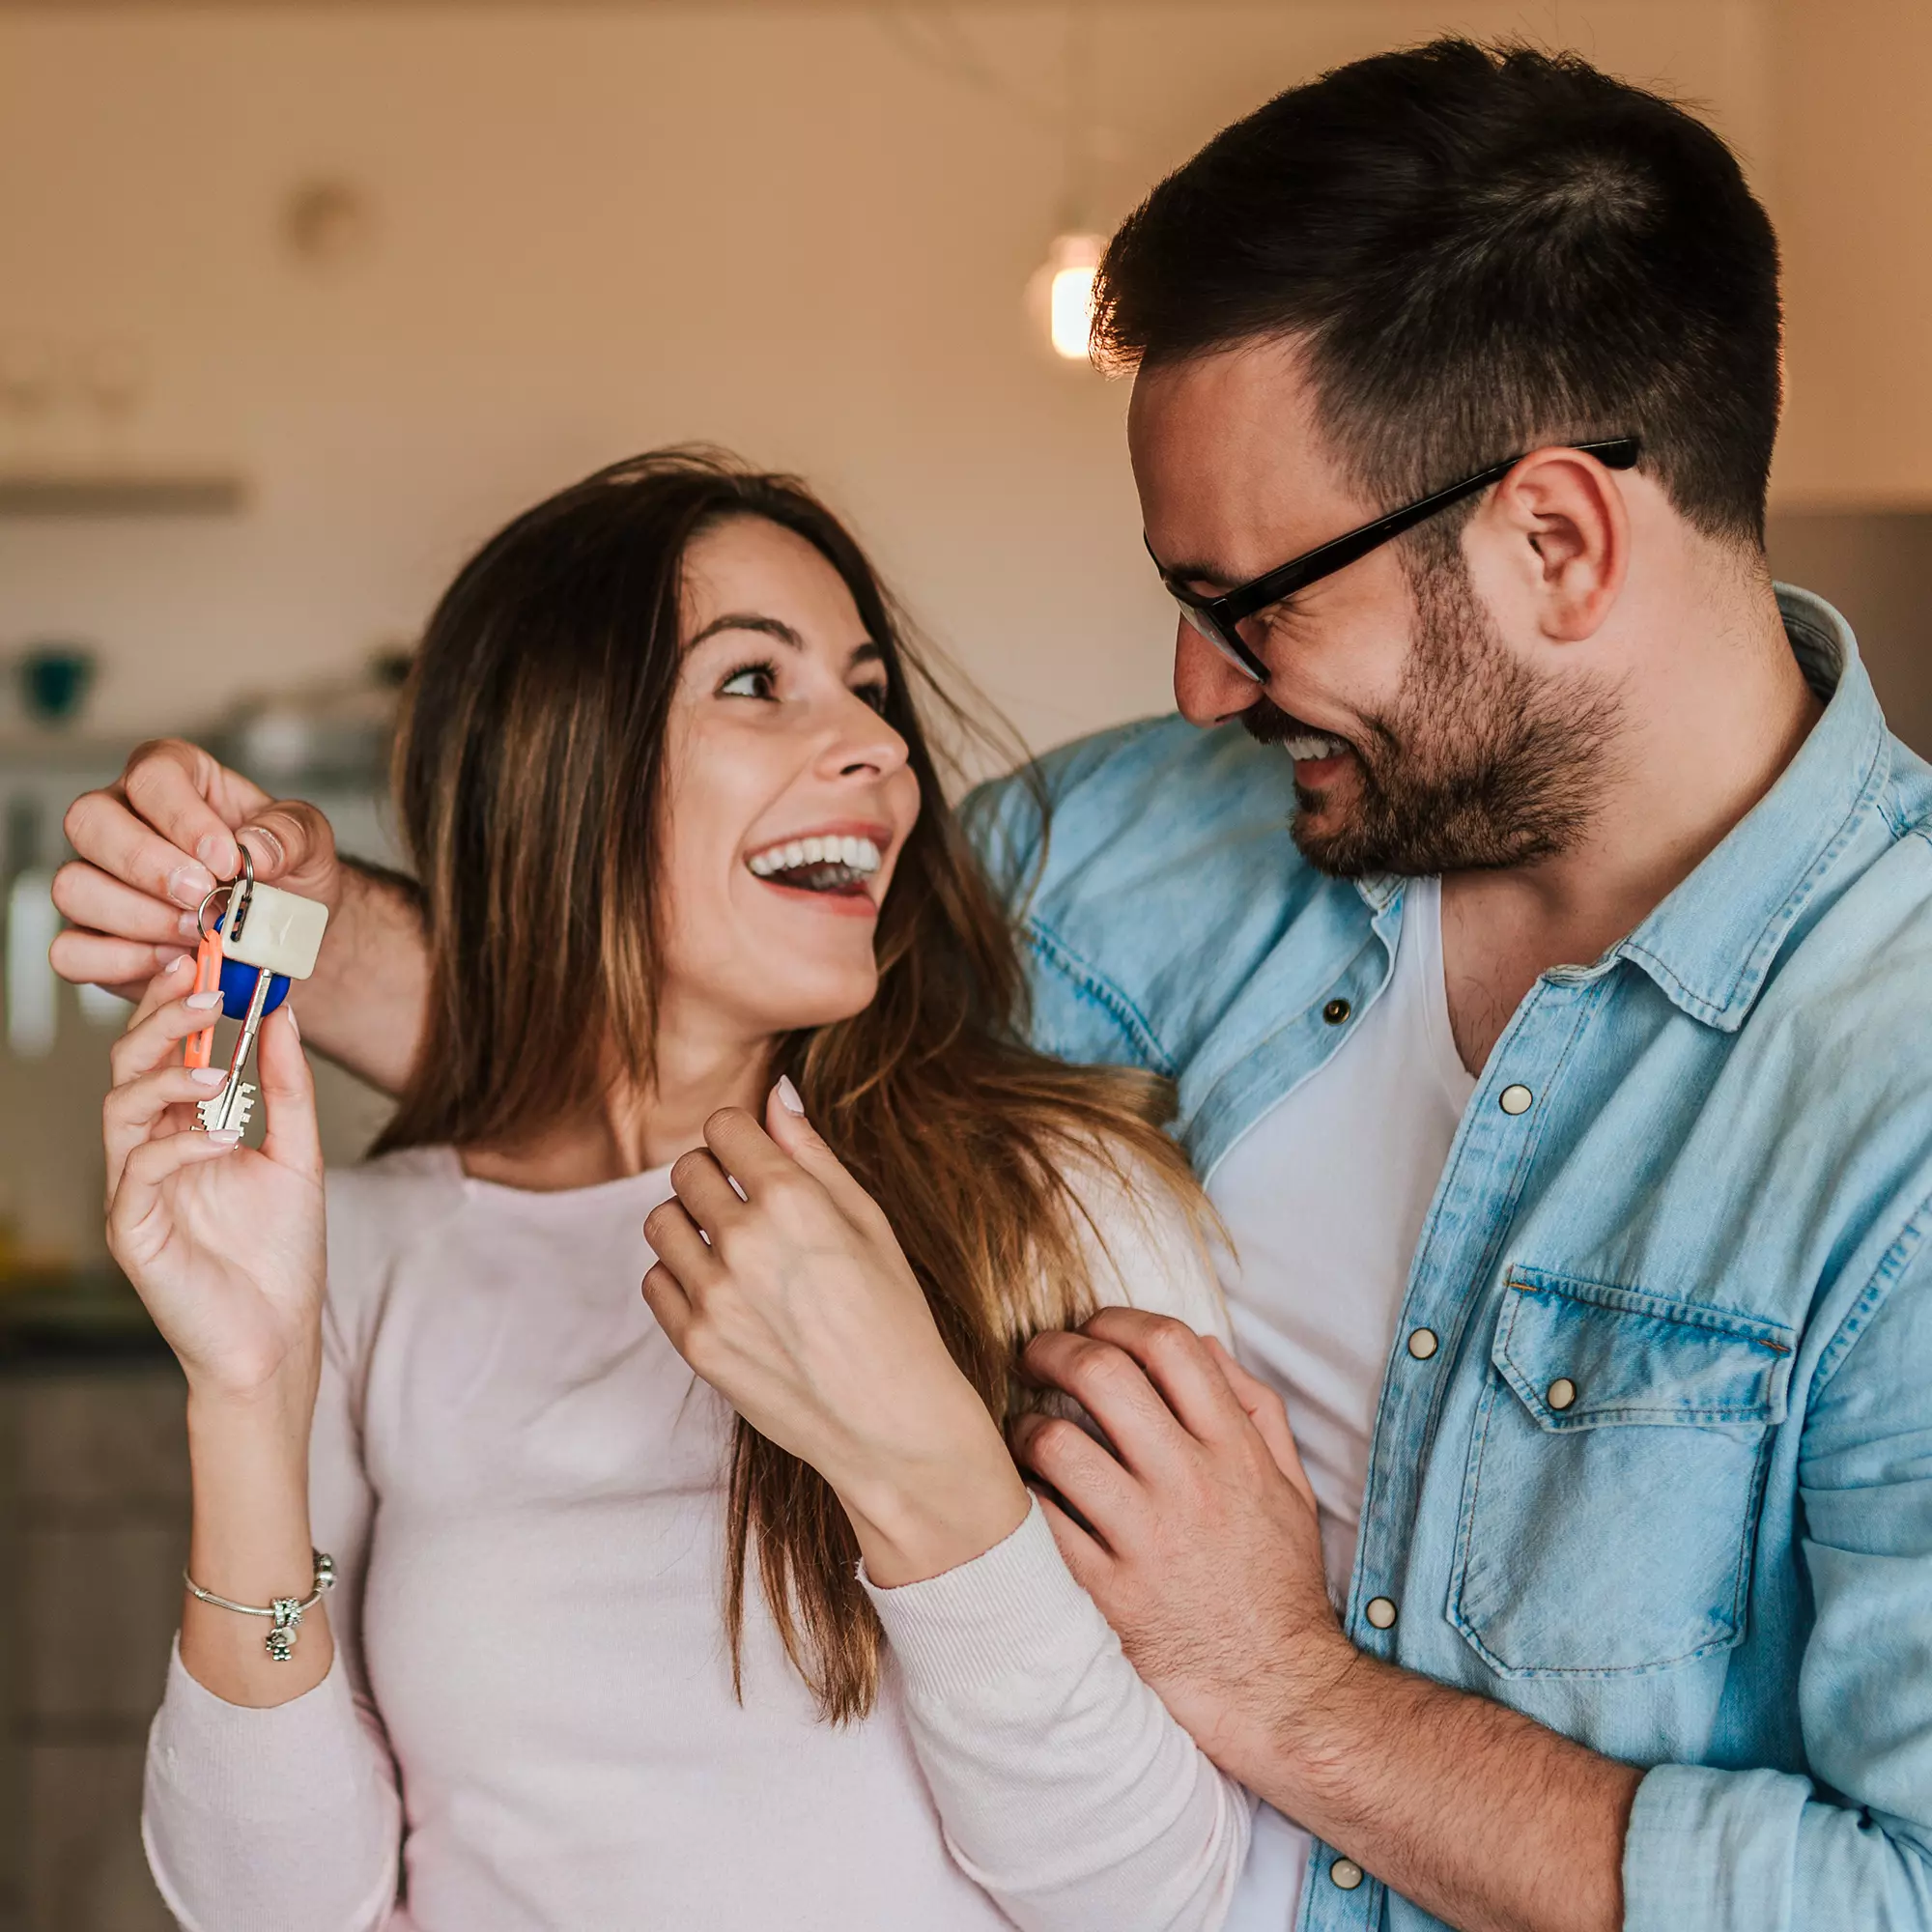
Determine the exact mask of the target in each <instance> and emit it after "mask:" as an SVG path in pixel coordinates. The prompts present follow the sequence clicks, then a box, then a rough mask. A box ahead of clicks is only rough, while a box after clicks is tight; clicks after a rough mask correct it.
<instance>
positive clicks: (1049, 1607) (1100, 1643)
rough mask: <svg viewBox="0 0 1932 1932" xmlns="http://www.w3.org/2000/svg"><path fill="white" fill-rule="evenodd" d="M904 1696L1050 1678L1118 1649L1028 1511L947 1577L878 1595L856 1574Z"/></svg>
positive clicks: (1033, 1511)
mask: <svg viewBox="0 0 1932 1932" xmlns="http://www.w3.org/2000/svg"><path fill="white" fill-rule="evenodd" d="M859 1580H860V1582H861V1583H862V1584H863V1585H864V1586H865V1590H866V1594H867V1596H868V1597H869V1598H870V1599H871V1600H872V1606H873V1607H874V1608H875V1609H876V1610H877V1611H878V1613H879V1621H880V1622H881V1623H882V1624H883V1625H884V1626H885V1631H886V1640H887V1642H888V1643H889V1644H890V1645H891V1646H892V1650H893V1655H894V1657H895V1660H896V1661H897V1663H898V1666H899V1670H900V1673H901V1675H902V1676H903V1677H904V1679H905V1684H906V1689H907V1690H908V1691H909V1692H911V1693H912V1694H913V1695H915V1696H920V1695H929V1696H956V1695H958V1694H959V1693H961V1692H970V1691H973V1690H980V1689H982V1688H984V1687H986V1686H989V1685H994V1684H999V1683H1010V1682H1011V1681H1012V1680H1013V1679H1014V1678H1016V1677H1033V1676H1035V1675H1037V1674H1039V1673H1041V1672H1049V1673H1058V1672H1062V1671H1065V1669H1067V1667H1068V1666H1069V1665H1078V1664H1082V1663H1085V1662H1088V1661H1089V1660H1090V1659H1091V1658H1092V1657H1093V1656H1094V1654H1095V1653H1096V1652H1098V1651H1100V1650H1103V1649H1107V1648H1114V1649H1118V1648H1119V1647H1120V1640H1119V1638H1118V1637H1116V1636H1115V1634H1114V1633H1113V1630H1112V1628H1111V1627H1110V1626H1109V1625H1108V1623H1107V1620H1106V1619H1105V1618H1104V1617H1103V1616H1101V1614H1100V1612H1099V1610H1098V1609H1097V1608H1096V1607H1095V1605H1094V1600H1093V1598H1091V1597H1090V1596H1088V1594H1087V1593H1086V1591H1085V1590H1083V1589H1082V1588H1081V1587H1080V1585H1079V1584H1078V1583H1076V1582H1075V1581H1074V1580H1073V1577H1072V1575H1071V1573H1070V1572H1069V1571H1068V1570H1067V1568H1066V1564H1065V1561H1064V1559H1063V1558H1062V1556H1061V1554H1060V1546H1059V1545H1058V1544H1056V1543H1055V1542H1054V1540H1053V1531H1052V1529H1051V1528H1050V1527H1049V1526H1048V1523H1047V1520H1046V1518H1045V1516H1044V1515H1042V1514H1041V1511H1040V1507H1039V1504H1038V1503H1037V1502H1035V1503H1034V1504H1033V1505H1032V1507H1031V1508H1030V1509H1029V1510H1028V1511H1027V1513H1026V1516H1025V1517H1024V1518H1023V1519H1022V1520H1021V1522H1020V1525H1019V1527H1018V1528H1017V1529H1015V1530H1014V1531H1013V1532H1012V1534H1011V1535H1010V1536H1009V1537H1007V1538H1006V1539H1005V1541H1004V1542H1001V1543H996V1544H994V1546H993V1547H992V1548H990V1549H989V1550H987V1551H986V1552H985V1553H984V1554H983V1555H980V1556H976V1557H974V1558H973V1559H972V1561H971V1562H968V1563H962V1564H960V1565H959V1566H958V1568H957V1569H953V1570H948V1571H946V1572H944V1573H943V1574H942V1575H940V1576H937V1577H926V1578H924V1579H923V1581H921V1582H918V1583H902V1584H900V1585H899V1586H898V1587H897V1588H896V1589H890V1590H885V1589H881V1588H879V1586H878V1585H877V1584H875V1583H874V1582H872V1580H871V1579H870V1578H869V1577H867V1575H866V1572H865V1566H864V1565H863V1564H862V1565H861V1566H860V1570H859Z"/></svg>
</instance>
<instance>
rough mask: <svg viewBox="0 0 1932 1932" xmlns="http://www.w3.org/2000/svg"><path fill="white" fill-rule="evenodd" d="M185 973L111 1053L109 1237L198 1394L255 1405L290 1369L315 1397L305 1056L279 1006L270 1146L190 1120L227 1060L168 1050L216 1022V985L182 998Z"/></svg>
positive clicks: (268, 1055) (265, 1065)
mask: <svg viewBox="0 0 1932 1932" xmlns="http://www.w3.org/2000/svg"><path fill="white" fill-rule="evenodd" d="M192 984H193V976H192V974H191V973H189V972H188V971H187V962H186V961H185V960H183V961H180V962H177V963H176V964H174V965H172V966H170V967H168V968H166V969H165V970H163V971H162V972H161V973H159V974H157V975H156V978H155V980H154V983H153V984H152V985H151V986H150V987H149V988H148V991H147V993H146V995H145V997H144V998H143V999H142V1001H141V1004H140V1006H139V1008H138V1009H136V1011H135V1014H134V1017H133V1019H132V1021H131V1022H130V1023H129V1025H128V1031H127V1032H126V1033H125V1034H124V1035H123V1036H122V1037H121V1038H120V1040H119V1041H117V1042H116V1044H115V1047H114V1050H113V1055H112V1065H113V1075H114V1085H113V1088H112V1090H111V1091H110V1092H109V1094H108V1095H107V1099H106V1103H105V1105H104V1106H103V1108H102V1110H101V1116H102V1123H103V1129H104V1138H105V1142H106V1152H107V1241H108V1246H109V1248H110V1249H111V1251H112V1253H113V1255H114V1259H115V1260H116V1261H117V1262H118V1263H119V1264H121V1266H122V1268H123V1270H124V1271H125V1272H126V1273H127V1276H128V1280H129V1281H131V1282H132V1283H133V1284H134V1287H135V1290H136V1291H137V1292H138V1293H139V1294H140V1296H141V1299H142V1300H143V1301H144V1302H145V1303H146V1304H147V1307H148V1312H149V1313H150V1314H151V1315H152V1316H153V1317H154V1319H155V1325H156V1327H157V1328H159V1329H160V1331H161V1334H162V1335H163V1336H164V1337H165V1338H166V1340H167V1343H168V1346H169V1347H170V1348H172V1349H173V1350H174V1351H175V1353H176V1354H177V1355H178V1356H179V1357H180V1358H181V1364H182V1367H183V1369H184V1371H185V1374H186V1376H187V1380H188V1387H189V1391H190V1394H191V1396H193V1397H197V1398H206V1399H213V1400H217V1401H220V1400H227V1399H236V1400H241V1401H248V1400H252V1399H253V1398H255V1397H256V1396H258V1395H261V1394H263V1393H265V1392H267V1391H268V1390H270V1388H271V1387H273V1386H274V1385H276V1384H278V1383H281V1384H288V1383H290V1382H291V1378H293V1382H294V1384H296V1385H298V1386H301V1387H306V1388H307V1389H308V1391H309V1395H310V1398H311V1399H312V1397H313V1382H314V1377H315V1373H316V1368H317V1364H318V1361H319V1353H320V1351H319V1333H320V1321H321V1309H322V1290H323V1272H324V1259H323V1257H324V1244H323V1194H322V1149H321V1144H320V1141H319V1138H318V1134H317V1129H316V1119H315V1088H314V1084H313V1082H312V1081H311V1079H310V1077H309V1069H308V1062H307V1060H306V1059H305V1058H304V1057H303V1054H302V1050H301V1044H300V1040H299V1037H298V1034H297V1030H296V1023H295V1017H294V1015H293V1013H291V1011H290V1010H289V1008H288V1006H287V1004H286V1003H285V1004H284V1005H283V1006H282V1007H280V1008H279V1009H277V1010H276V1011H274V1012H273V1013H271V1014H270V1016H269V1017H268V1019H267V1020H266V1021H264V1022H263V1026H262V1031H261V1036H260V1045H259V1049H258V1056H257V1057H258V1062H259V1067H258V1079H259V1084H260V1087H261V1094H262V1103H263V1106H264V1108H265V1110H266V1114H267V1122H268V1134H267V1137H266V1138H265V1140H264V1142H263V1145H262V1149H261V1151H260V1152H259V1153H258V1152H256V1151H253V1150H252V1149H249V1148H244V1147H242V1146H241V1145H240V1144H239V1143H240V1136H239V1134H235V1133H228V1134H207V1133H197V1132H195V1131H193V1130H192V1129H193V1125H194V1107H195V1103H196V1102H197V1101H200V1100H206V1099H208V1098H209V1097H210V1096H211V1094H214V1093H216V1092H218V1091H219V1087H220V1077H221V1075H222V1074H223V1071H224V1069H223V1068H221V1067H219V1066H214V1067H203V1068H188V1067H185V1066H183V1065H179V1064H178V1055H177V1054H176V1051H175V1049H176V1048H177V1047H178V1046H179V1044H180V1043H181V1041H182V1040H183V1039H185V1037H187V1036H188V1035H189V1034H192V1033H198V1032H200V1031H201V1030H202V1029H203V1028H204V1027H207V1026H210V1025H212V1024H213V1019H214V1017H215V1015H214V1013H213V1010H211V1009H212V1008H213V1004H214V1003H215V1002H216V1001H218V999H219V997H220V996H219V994H195V995H192V996H190V997H186V998H184V997H183V995H184V994H185V993H186V992H187V989H188V988H189V987H190V986H192ZM211 1076H213V1077H212V1078H211Z"/></svg>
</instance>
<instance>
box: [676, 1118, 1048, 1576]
mask: <svg viewBox="0 0 1932 1932" xmlns="http://www.w3.org/2000/svg"><path fill="white" fill-rule="evenodd" d="M795 1099H796V1095H795V1094H793V1093H792V1091H791V1087H790V1083H789V1082H788V1081H787V1082H783V1083H781V1087H780V1088H779V1089H776V1090H774V1093H773V1095H772V1097H771V1099H770V1101H769V1102H768V1103H767V1105H766V1109H765V1116H766V1126H767V1127H768V1128H769V1132H767V1131H765V1130H764V1129H761V1128H760V1127H759V1125H758V1123H757V1122H755V1121H754V1120H753V1118H752V1117H751V1115H749V1114H748V1113H746V1112H744V1111H743V1109H741V1108H736V1107H727V1108H725V1109H724V1110H722V1111H721V1112H719V1113H717V1114H714V1115H713V1116H712V1117H711V1119H710V1120H709V1121H707V1122H705V1127H704V1138H705V1142H706V1146H705V1147H703V1148H700V1149H696V1150H694V1151H692V1152H690V1153H688V1154H686V1155H684V1156H683V1158H682V1159H680V1160H679V1161H678V1162H677V1164H676V1165H675V1166H674V1167H673V1168H672V1169H671V1185H672V1186H673V1187H674V1188H675V1189H676V1190H677V1193H676V1197H675V1198H674V1199H673V1200H670V1201H667V1202H666V1203H665V1204H664V1206H663V1207H662V1208H657V1209H655V1210H654V1211H653V1212H652V1213H651V1214H650V1216H649V1217H648V1218H647V1219H646V1220H645V1222H644V1234H645V1236H646V1238H647V1239H648V1240H649V1241H650V1244H651V1246H652V1248H653V1249H655V1250H656V1252H657V1255H658V1258H659V1259H658V1263H657V1265H656V1266H655V1267H653V1268H652V1269H651V1270H650V1272H649V1273H648V1274H647V1275H645V1277H644V1298H645V1300H646V1301H648V1302H649V1303H650V1306H651V1310H652V1312H653V1313H654V1314H655V1315H656V1316H657V1318H658V1321H659V1322H660V1323H661V1324H662V1325H663V1327H664V1330H665V1332H666V1334H668V1336H669V1337H670V1340H671V1342H672V1344H673V1345H674V1346H675V1347H676V1349H677V1350H678V1351H679V1352H680V1353H681V1354H682V1355H683V1356H684V1358H685V1359H686V1360H687V1361H688V1362H689V1363H690V1364H691V1366H692V1367H693V1369H695V1370H696V1372H697V1374H698V1375H700V1376H701V1377H703V1378H704V1379H705V1380H706V1381H708V1382H710V1383H711V1384H712V1386H713V1387H715V1388H716V1389H718V1390H719V1391H720V1393H721V1394H723V1395H724V1396H725V1400H726V1401H728V1402H729V1403H730V1404H731V1405H732V1406H733V1407H734V1408H736V1409H737V1410H738V1412H739V1413H740V1414H741V1415H743V1416H744V1417H745V1419H746V1420H747V1421H748V1422H750V1423H751V1425H752V1426H753V1428H754V1429H755V1430H757V1431H758V1433H759V1434H760V1435H764V1436H766V1437H767V1438H768V1439H769V1440H771V1441H773V1442H776V1443H777V1444H778V1445H779V1446H780V1447H781V1448H782V1449H787V1450H789V1451H790V1452H791V1453H792V1454H793V1455H794V1456H797V1457H799V1458H801V1459H802V1460H803V1461H805V1462H807V1463H810V1464H811V1465H812V1467H813V1468H815V1469H817V1470H818V1472H819V1473H820V1474H821V1475H822V1476H824V1478H825V1479H826V1481H827V1482H829V1483H830V1484H831V1485H832V1487H833V1489H834V1490H835V1491H836V1492H838V1499H839V1501H840V1502H841V1503H842V1504H843V1505H844V1507H845V1511H846V1514H847V1515H848V1516H849V1517H850V1518H851V1519H852V1523H853V1527H854V1529H855V1530H856V1531H857V1533H858V1537H859V1543H860V1548H861V1549H862V1550H863V1551H864V1553H865V1557H866V1567H867V1571H868V1573H869V1574H870V1576H871V1577H872V1580H873V1581H874V1582H875V1583H880V1584H885V1585H892V1584H896V1583H906V1582H912V1581H914V1580H916V1579H917V1578H919V1577H930V1576H936V1575H937V1574H939V1573H940V1572H941V1571H944V1570H950V1569H952V1568H954V1567H955V1566H956V1565H958V1564H960V1563H964V1562H966V1561H968V1560H970V1559H971V1558H972V1557H975V1556H978V1555H979V1554H980V1553H981V1552H982V1551H983V1550H986V1549H989V1548H992V1546H993V1545H994V1544H996V1543H998V1542H1000V1541H1001V1540H1002V1539H1003V1538H1004V1537H1006V1536H1008V1535H1009V1534H1010V1533H1011V1532H1012V1530H1014V1529H1015V1528H1016V1527H1018V1525H1019V1523H1020V1521H1021V1520H1022V1519H1023V1518H1024V1517H1025V1515H1026V1512H1027V1507H1028V1501H1027V1493H1026V1490H1025V1488H1024V1486H1023V1485H1022V1484H1021V1482H1020V1479H1019V1473H1018V1471H1017V1470H1016V1469H1015V1468H1014V1466H1013V1462H1012V1458H1011V1457H1010V1456H1009V1454H1008V1451H1007V1446H1006V1443H1005V1442H1004V1440H1003V1439H1002V1438H1001V1435H1000V1431H999V1428H998V1425H997V1424H996V1423H995V1422H994V1420H993V1417H992V1415H991V1414H990V1413H989V1412H988V1410H987V1408H986V1406H985V1404H984V1403H983V1402H982V1401H981V1400H980V1396H979V1394H978V1393H977V1392H976V1391H975V1389H974V1388H973V1385H972V1384H971V1383H970V1382H969V1381H967V1379H966V1378H965V1377H964V1376H963V1375H961V1374H960V1372H959V1369H958V1367H957V1365H956V1364H955V1363H954V1362H953V1360H952V1356H951V1355H950V1354H949V1353H948V1352H947V1349H946V1344H945V1342H944V1341H943V1340H942V1339H941V1337H940V1333H939V1330H938V1328H937V1326H936V1325H935V1324H934V1322H933V1319H932V1314H931V1311H930V1310H929V1309H928V1308H927V1306H926V1303H925V1296H924V1294H923V1292H922V1291H921V1289H920V1285H919V1282H918V1280H917V1279H916V1278H915V1277H914V1275H913V1272H912V1269H911V1267H910V1266H908V1264H907V1263H906V1259H905V1256H904V1255H903V1254H902V1253H901V1252H900V1250H899V1245H898V1242H897V1240H896V1239H895V1237H894V1236H893V1231H892V1228H891V1226H890V1225H889V1224H888V1222H887V1220H886V1217H885V1215H884V1213H883V1212H882V1211H881V1210H880V1208H879V1207H878V1205H877V1203H875V1202H874V1201H873V1200H872V1198H871V1197H870V1196H869V1195H868V1194H867V1192H866V1191H865V1189H864V1188H862V1187H861V1186H860V1185H859V1183H858V1182H857V1181H856V1180H854V1179H852V1177H851V1176H850V1175H849V1174H847V1173H846V1171H845V1170H844V1168H843V1167H842V1166H840V1165H839V1163H838V1159H837V1157H836V1156H835V1155H834V1154H833V1152H832V1151H831V1149H830V1148H828V1147H827V1146H826V1145H825V1143H824V1142H823V1141H822V1140H820V1139H819V1137H818V1135H817V1134H815V1133H814V1132H813V1131H812V1130H811V1128H810V1126H809V1125H808V1124H807V1123H806V1122H805V1119H804V1117H803V1115H802V1114H800V1113H797V1112H794V1111H792V1108H791V1106H790V1105H788V1104H787V1100H793V1101H795ZM734 1179H735V1180H736V1181H737V1183H738V1186H737V1187H736V1188H734V1187H733V1186H732V1184H731V1183H732V1180H734ZM740 1188H741V1189H742V1190H743V1197H742V1198H741V1197H740V1193H739V1191H738V1190H739V1189H740Z"/></svg>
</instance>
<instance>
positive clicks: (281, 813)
mask: <svg viewBox="0 0 1932 1932" xmlns="http://www.w3.org/2000/svg"><path fill="white" fill-rule="evenodd" d="M235 836H236V838H239V839H241V841H242V842H243V843H244V844H245V845H246V846H247V847H248V856H249V857H250V858H251V859H253V860H254V862H255V876H256V877H257V878H258V879H260V880H261V881H262V883H263V884H264V885H265V886H266V885H276V886H284V887H286V888H287V889H288V890H289V891H290V892H292V893H300V894H301V895H303V896H304V897H306V898H314V899H320V900H322V902H323V903H324V904H325V905H327V906H328V907H329V908H330V909H331V910H333V908H334V904H335V900H336V897H337V893H338V887H339V880H340V874H339V872H338V870H337V866H336V858H335V832H334V829H333V827H331V826H330V824H329V822H328V820H327V818H326V817H324V815H323V814H322V813H321V812H320V811H318V810H316V809H315V807H314V806H312V805H303V804H300V803H299V802H298V801H296V800H293V799H284V800H280V801H278V802H277V803H276V804H274V805H270V806H264V807H263V809H262V810H260V811H258V812H256V813H254V814H253V815H252V816H251V817H250V818H249V820H248V822H247V823H246V824H245V825H242V826H241V827H240V828H239V829H238V830H237V832H236V835H235Z"/></svg>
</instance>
